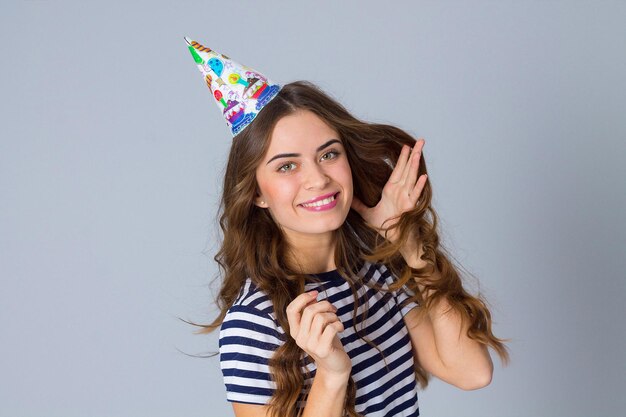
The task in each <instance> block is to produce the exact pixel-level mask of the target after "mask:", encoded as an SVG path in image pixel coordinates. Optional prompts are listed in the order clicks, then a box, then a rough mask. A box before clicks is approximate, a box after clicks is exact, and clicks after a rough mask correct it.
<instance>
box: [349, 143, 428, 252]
mask: <svg viewBox="0 0 626 417" xmlns="http://www.w3.org/2000/svg"><path fill="white" fill-rule="evenodd" d="M425 143H426V141H425V140H424V139H419V140H417V141H416V142H415V146H413V149H412V150H411V148H410V147H408V146H406V145H404V146H402V151H401V152H400V156H399V157H398V161H397V163H396V166H395V167H394V169H393V171H392V172H391V176H390V177H389V180H388V181H387V183H386V184H385V186H384V188H383V192H382V196H381V199H380V201H379V202H378V204H377V205H376V206H374V207H368V206H366V205H365V204H364V203H363V202H362V201H361V200H359V199H358V198H357V197H356V196H354V197H353V198H352V208H353V209H354V210H355V211H356V212H357V213H359V214H360V215H361V217H363V219H364V220H365V221H366V222H367V223H368V224H370V225H371V226H373V227H375V228H376V229H378V231H379V233H380V234H381V235H382V236H383V237H384V238H386V239H387V240H389V241H390V242H395V240H396V235H397V230H389V231H387V230H385V229H388V228H389V227H390V226H392V225H394V224H396V222H397V221H398V219H399V218H400V215H401V214H402V213H404V212H406V211H409V210H411V209H413V208H414V207H415V205H416V204H417V200H418V199H419V197H420V194H421V193H422V190H423V189H424V185H425V184H426V180H427V175H426V174H424V175H422V176H420V177H419V179H418V178H417V172H418V168H419V162H420V156H421V154H422V148H423V147H424V144H425Z"/></svg>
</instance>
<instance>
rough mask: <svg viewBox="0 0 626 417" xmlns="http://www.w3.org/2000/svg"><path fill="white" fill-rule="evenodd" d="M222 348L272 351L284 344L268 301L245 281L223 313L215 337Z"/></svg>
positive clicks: (283, 338) (280, 328)
mask: <svg viewBox="0 0 626 417" xmlns="http://www.w3.org/2000/svg"><path fill="white" fill-rule="evenodd" d="M219 339H220V340H219V343H220V349H222V348H223V347H224V346H225V345H229V344H235V345H249V346H257V347H260V348H263V349H267V350H273V349H275V348H276V346H277V345H279V344H280V343H282V342H283V341H284V340H285V333H284V331H283V329H282V327H281V326H280V325H279V324H278V322H277V321H276V317H275V315H274V308H273V305H272V302H271V300H270V299H269V297H268V296H267V294H265V292H263V291H261V290H259V289H258V288H257V287H256V286H255V285H254V284H253V283H252V281H251V280H250V279H249V278H248V279H247V280H246V282H245V284H244V285H243V287H242V288H241V291H240V292H239V295H238V296H237V298H236V299H235V302H234V303H233V305H232V306H231V307H230V308H229V309H228V311H227V312H226V316H225V317H224V320H223V322H222V326H221V328H220V335H219Z"/></svg>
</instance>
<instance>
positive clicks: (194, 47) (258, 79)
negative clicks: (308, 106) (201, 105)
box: [185, 37, 281, 137]
mask: <svg viewBox="0 0 626 417" xmlns="http://www.w3.org/2000/svg"><path fill="white" fill-rule="evenodd" d="M185 41H187V44H188V46H189V51H190V52H191V55H192V56H193V58H194V60H195V61H196V64H198V69H199V70H200V72H201V73H202V75H203V77H204V81H205V82H206V85H207V86H208V87H209V90H210V91H211V94H212V95H213V97H214V98H215V102H216V104H217V106H218V107H219V108H220V110H221V111H222V115H223V116H224V119H226V124H227V125H228V127H229V128H230V130H231V133H232V135H233V137H234V136H235V135H237V133H239V132H241V131H242V130H243V129H244V128H245V127H246V126H248V125H249V124H250V123H251V122H252V120H254V118H255V117H256V115H257V114H258V113H259V112H260V111H261V109H262V108H263V107H264V106H265V105H266V104H267V103H269V102H270V100H271V99H273V98H274V97H276V94H278V91H279V90H280V88H281V86H280V85H278V84H275V83H273V82H272V81H271V80H269V79H268V78H267V77H265V76H264V75H263V74H261V73H260V72H258V71H256V70H254V69H252V68H250V67H247V66H245V65H242V64H240V63H237V62H235V61H233V60H232V59H230V58H229V57H227V56H226V55H224V54H221V53H218V52H216V51H214V50H212V49H211V48H207V47H206V46H203V45H201V44H200V43H198V42H196V41H193V40H191V39H188V38H186V37H185Z"/></svg>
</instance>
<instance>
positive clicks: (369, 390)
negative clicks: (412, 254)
mask: <svg viewBox="0 0 626 417" xmlns="http://www.w3.org/2000/svg"><path fill="white" fill-rule="evenodd" d="M314 275H316V276H317V277H318V278H319V279H320V280H321V283H318V282H307V283H306V285H305V289H306V291H311V290H314V289H316V290H318V291H319V292H320V295H319V296H318V300H322V299H327V300H328V301H330V302H331V303H332V304H333V305H334V306H336V307H337V308H338V311H337V315H338V316H339V318H340V320H341V321H342V323H343V325H344V328H345V330H344V331H343V332H342V333H341V334H340V335H339V336H340V339H341V342H342V344H343V346H344V349H345V350H346V352H347V354H348V356H350V359H351V360H352V378H353V379H354V382H355V384H356V386H357V392H356V411H357V412H359V413H361V414H363V415H365V416H376V417H382V416H402V417H406V416H418V415H419V408H418V401H417V384H416V380H415V373H414V370H413V364H414V362H413V351H412V346H411V339H410V337H409V334H408V330H407V327H406V325H405V324H404V320H403V316H404V315H405V314H406V313H408V311H409V310H411V309H412V308H414V307H416V306H417V304H415V303H413V302H409V303H408V304H407V305H406V306H404V307H401V303H402V302H403V301H405V300H406V299H407V298H409V295H408V290H405V289H401V290H399V291H395V292H386V291H377V290H375V289H371V288H369V287H367V286H364V285H362V284H360V283H359V284H357V297H358V300H359V308H358V310H357V316H359V317H360V315H361V314H362V313H363V311H364V310H365V309H367V310H368V312H367V318H366V319H365V320H364V322H363V323H360V324H357V325H356V327H357V330H360V331H361V329H362V332H363V333H364V334H365V336H366V337H367V339H369V340H370V341H372V342H374V344H375V345H376V346H378V348H379V349H380V350H381V351H382V352H383V354H384V358H383V357H382V356H381V355H380V353H379V352H378V351H377V350H376V349H375V348H373V347H371V346H370V345H368V344H367V343H366V342H365V341H364V340H363V339H361V338H360V337H359V336H358V335H357V334H356V333H355V331H354V328H353V327H352V326H353V317H352V314H353V309H354V302H355V299H354V296H353V294H352V291H351V290H350V286H349V284H348V283H347V282H346V281H345V280H344V279H343V278H342V277H341V276H340V275H339V274H338V273H337V271H330V272H323V273H321V274H314ZM359 276H360V277H361V278H362V281H363V282H364V283H367V282H370V280H372V281H371V282H375V283H378V284H380V285H384V286H388V285H390V284H391V283H393V281H394V277H393V276H392V275H391V273H390V271H389V270H388V269H387V268H386V267H385V266H384V265H383V264H373V263H369V262H365V263H364V265H363V267H362V268H361V270H360V271H359ZM286 337H287V335H286V334H285V332H284V331H283V329H282V328H281V327H280V326H279V325H278V323H277V321H276V316H275V314H274V310H273V306H272V303H271V301H270V300H269V299H268V297H267V295H266V294H265V293H263V292H262V291H260V290H259V289H258V288H256V287H255V286H254V284H252V282H251V280H250V279H248V280H247V281H246V283H245V285H244V287H243V288H242V289H241V292H240V294H239V296H238V298H237V300H235V302H234V304H233V306H232V307H231V308H230V309H229V310H228V312H227V314H226V317H225V318H224V322H223V323H222V327H221V330H220V335H219V350H220V366H221V369H222V373H223V375H224V383H225V384H226V398H227V400H228V401H233V402H243V403H250V404H267V403H269V400H270V397H271V396H272V393H273V392H274V389H275V384H274V383H273V382H272V381H271V379H270V375H269V367H268V359H269V358H271V356H272V355H273V353H274V350H275V349H276V348H277V347H278V346H279V345H280V344H282V343H284V341H285V340H286ZM385 364H386V365H387V367H388V369H387V368H386V366H385ZM308 369H309V371H311V378H310V379H308V380H306V381H305V385H304V387H303V393H304V392H306V391H308V389H309V388H310V386H311V384H312V378H313V377H314V376H315V363H314V362H313V361H311V363H309V365H308ZM298 405H299V407H304V405H305V404H304V403H303V402H300V403H299V404H298Z"/></svg>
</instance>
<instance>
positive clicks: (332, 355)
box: [287, 291, 352, 377]
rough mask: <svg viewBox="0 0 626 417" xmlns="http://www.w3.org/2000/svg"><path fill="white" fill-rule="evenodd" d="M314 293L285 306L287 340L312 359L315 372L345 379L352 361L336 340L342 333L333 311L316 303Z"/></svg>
mask: <svg viewBox="0 0 626 417" xmlns="http://www.w3.org/2000/svg"><path fill="white" fill-rule="evenodd" d="M317 294H318V292H317V291H310V292H307V293H303V294H300V295H299V296H297V297H296V298H295V299H294V300H293V301H292V302H291V303H289V305H288V306H287V320H288V321H289V330H290V333H291V337H293V338H294V339H295V341H296V344H297V345H298V346H300V348H301V349H302V350H304V351H305V352H306V353H307V354H308V355H309V356H311V358H313V360H314V361H315V366H316V367H317V369H318V371H319V370H322V371H324V372H327V373H328V374H331V375H336V376H339V377H347V376H348V375H349V374H350V370H351V369H352V362H351V361H350V357H349V356H348V354H347V353H346V351H345V350H344V348H343V345H342V344H341V341H340V340H339V337H338V333H339V332H342V331H343V330H344V328H343V324H342V323H341V320H339V318H338V317H337V314H336V312H337V308H336V307H334V306H333V305H332V304H331V303H330V302H328V301H326V300H324V301H319V302H318V301H317V300H316V297H317Z"/></svg>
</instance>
